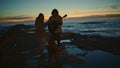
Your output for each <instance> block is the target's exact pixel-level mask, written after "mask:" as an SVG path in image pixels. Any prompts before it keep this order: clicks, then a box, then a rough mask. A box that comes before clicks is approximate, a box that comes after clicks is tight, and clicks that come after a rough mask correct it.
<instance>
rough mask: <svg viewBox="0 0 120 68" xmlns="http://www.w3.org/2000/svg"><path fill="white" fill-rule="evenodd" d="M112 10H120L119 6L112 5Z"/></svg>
mask: <svg viewBox="0 0 120 68" xmlns="http://www.w3.org/2000/svg"><path fill="white" fill-rule="evenodd" d="M110 8H112V9H119V6H118V5H111V6H110Z"/></svg>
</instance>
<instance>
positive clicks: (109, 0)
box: [0, 0, 120, 23]
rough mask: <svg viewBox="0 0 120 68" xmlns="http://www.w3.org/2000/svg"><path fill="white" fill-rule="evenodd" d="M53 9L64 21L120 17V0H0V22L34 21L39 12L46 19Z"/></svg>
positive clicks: (115, 18)
mask: <svg viewBox="0 0 120 68" xmlns="http://www.w3.org/2000/svg"><path fill="white" fill-rule="evenodd" d="M53 9H58V11H59V14H60V15H61V16H63V15H65V14H67V15H68V17H67V19H66V21H83V20H84V21H85V20H105V19H107V20H117V19H120V0H0V23H14V22H26V21H34V20H35V18H36V17H37V16H38V14H39V13H43V14H44V16H45V20H47V19H48V18H49V17H50V16H51V11H52V10H53Z"/></svg>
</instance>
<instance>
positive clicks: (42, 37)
mask: <svg viewBox="0 0 120 68" xmlns="http://www.w3.org/2000/svg"><path fill="white" fill-rule="evenodd" d="M35 27H36V32H37V37H38V40H39V42H40V44H41V48H40V49H39V50H38V52H39V53H40V54H42V53H43V51H44V49H45V48H46V31H45V23H44V15H43V14H42V13H40V14H39V16H38V17H37V18H36V20H35Z"/></svg>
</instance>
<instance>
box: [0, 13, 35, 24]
mask: <svg viewBox="0 0 120 68" xmlns="http://www.w3.org/2000/svg"><path fill="white" fill-rule="evenodd" d="M33 20H34V18H33V17H30V16H24V15H20V16H14V17H4V18H0V23H14V22H26V21H33Z"/></svg>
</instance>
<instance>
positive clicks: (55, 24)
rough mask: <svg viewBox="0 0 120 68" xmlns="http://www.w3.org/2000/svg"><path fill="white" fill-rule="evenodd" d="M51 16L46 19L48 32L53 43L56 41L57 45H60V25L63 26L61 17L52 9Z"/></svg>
mask: <svg viewBox="0 0 120 68" xmlns="http://www.w3.org/2000/svg"><path fill="white" fill-rule="evenodd" d="M51 15H52V16H50V17H49V19H48V23H49V24H48V30H49V32H50V34H51V37H52V38H53V39H54V41H57V44H60V40H61V34H62V28H61V25H62V24H63V21H62V17H61V16H60V15H59V12H58V10H57V9H53V10H52V12H51Z"/></svg>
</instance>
